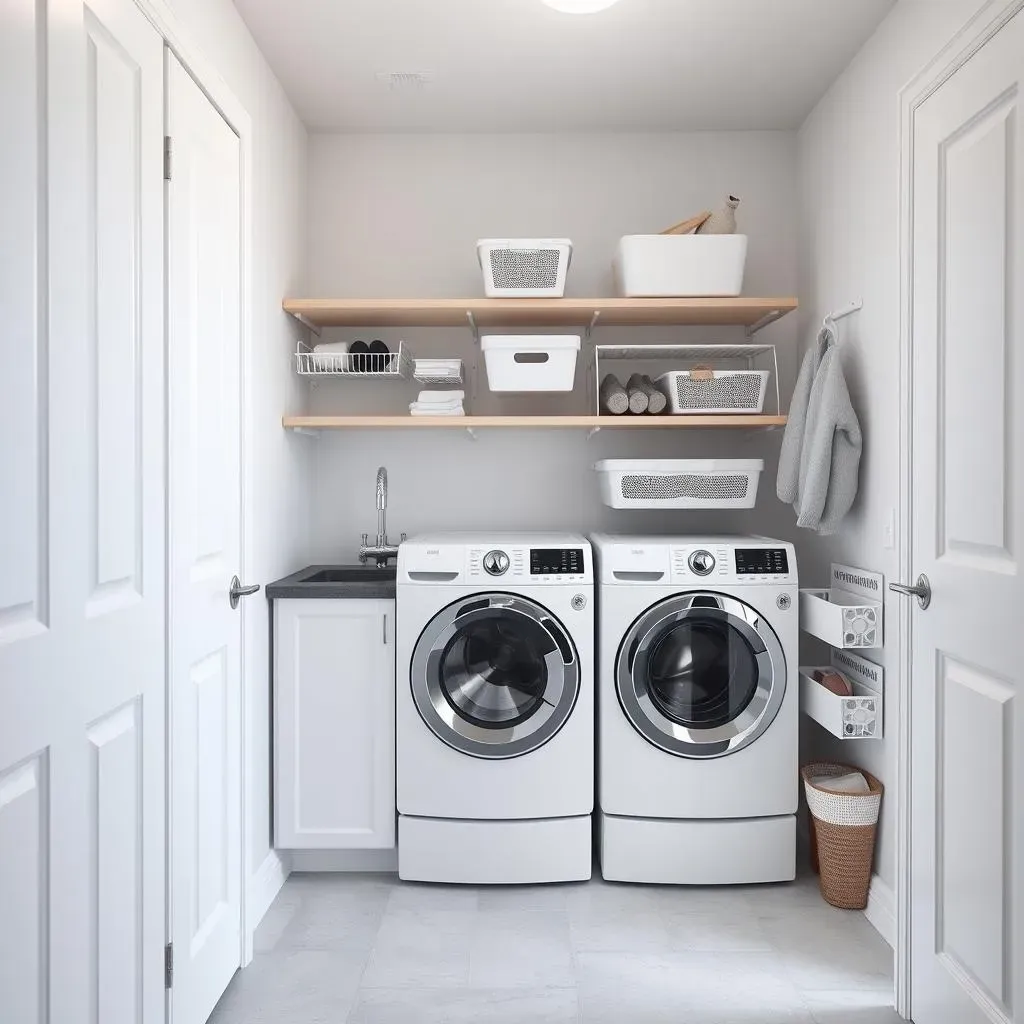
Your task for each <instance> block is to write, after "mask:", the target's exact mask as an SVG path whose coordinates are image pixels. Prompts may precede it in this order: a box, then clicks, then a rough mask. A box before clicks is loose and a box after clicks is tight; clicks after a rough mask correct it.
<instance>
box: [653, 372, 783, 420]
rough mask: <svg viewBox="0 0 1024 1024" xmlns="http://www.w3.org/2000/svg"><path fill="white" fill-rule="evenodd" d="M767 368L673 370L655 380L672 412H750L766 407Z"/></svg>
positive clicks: (754, 413)
mask: <svg viewBox="0 0 1024 1024" xmlns="http://www.w3.org/2000/svg"><path fill="white" fill-rule="evenodd" d="M770 376H771V373H770V371H768V370H711V369H705V368H696V369H693V370H673V371H672V372H671V373H663V374H662V375H661V376H660V377H659V378H658V379H657V380H656V381H655V382H654V383H655V384H656V385H657V386H658V388H659V389H660V390H661V391H662V392H664V394H665V397H666V398H667V399H668V405H669V409H670V410H671V411H672V412H673V413H677V414H680V413H702V412H703V413H751V414H753V415H757V414H759V413H760V412H761V410H762V409H764V393H765V389H766V388H767V386H768V378H769V377H770Z"/></svg>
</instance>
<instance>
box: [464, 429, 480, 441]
mask: <svg viewBox="0 0 1024 1024" xmlns="http://www.w3.org/2000/svg"><path fill="white" fill-rule="evenodd" d="M466 433H467V434H468V435H469V439H470V441H479V440H480V438H479V437H478V436H477V432H476V431H475V430H474V429H473V428H472V427H466Z"/></svg>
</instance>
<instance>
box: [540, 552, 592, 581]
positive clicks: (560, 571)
mask: <svg viewBox="0 0 1024 1024" xmlns="http://www.w3.org/2000/svg"><path fill="white" fill-rule="evenodd" d="M530 575H531V576H582V575H583V548H531V549H530Z"/></svg>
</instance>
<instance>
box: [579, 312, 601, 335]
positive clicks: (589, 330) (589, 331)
mask: <svg viewBox="0 0 1024 1024" xmlns="http://www.w3.org/2000/svg"><path fill="white" fill-rule="evenodd" d="M600 319H601V310H599V309H595V310H594V315H593V316H592V317H591V318H590V323H589V324H587V329H586V331H584V333H583V340H584V341H590V336H591V335H592V334H593V333H594V328H595V327H596V326H597V321H598V320H600Z"/></svg>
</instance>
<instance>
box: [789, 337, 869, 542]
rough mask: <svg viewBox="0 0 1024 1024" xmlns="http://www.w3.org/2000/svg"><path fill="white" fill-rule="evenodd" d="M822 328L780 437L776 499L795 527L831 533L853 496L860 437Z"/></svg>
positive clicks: (834, 351) (839, 368)
mask: <svg viewBox="0 0 1024 1024" xmlns="http://www.w3.org/2000/svg"><path fill="white" fill-rule="evenodd" d="M832 341H833V335H832V332H831V331H830V330H829V329H828V328H825V329H823V330H822V331H821V333H820V334H819V335H818V338H817V342H816V344H815V345H814V346H812V348H811V350H810V351H809V352H808V353H807V355H806V356H804V361H803V363H802V365H801V367H800V374H799V376H798V377H797V383H796V388H795V389H794V392H793V401H792V403H791V405H790V410H789V422H788V424H787V425H786V433H785V435H784V437H783V439H782V452H781V454H780V456H779V476H778V482H777V486H776V491H777V493H778V496H779V499H780V500H781V501H785V502H787V503H789V504H791V505H792V506H793V508H794V509H795V510H796V513H797V526H802V527H805V528H806V529H809V530H817V531H818V532H819V533H821V534H832V533H835V532H836V530H838V528H839V524H840V522H841V521H842V519H843V517H844V516H845V515H846V513H847V512H849V510H850V507H851V506H852V505H853V501H854V499H855V498H856V496H857V486H858V481H859V476H860V456H861V450H862V448H863V438H862V435H861V430H860V422H859V421H858V419H857V413H856V412H855V411H854V408H853V403H852V402H851V401H850V393H849V390H848V389H847V387H846V378H845V377H844V376H843V368H842V364H841V362H840V359H839V351H838V349H837V347H836V346H835V345H834V344H830V342H832Z"/></svg>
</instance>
